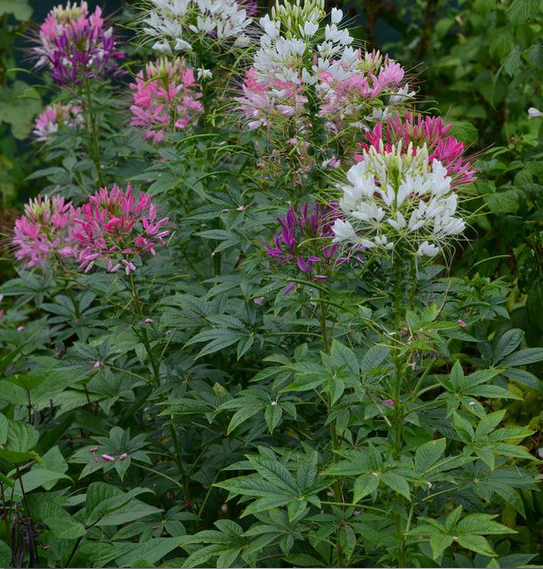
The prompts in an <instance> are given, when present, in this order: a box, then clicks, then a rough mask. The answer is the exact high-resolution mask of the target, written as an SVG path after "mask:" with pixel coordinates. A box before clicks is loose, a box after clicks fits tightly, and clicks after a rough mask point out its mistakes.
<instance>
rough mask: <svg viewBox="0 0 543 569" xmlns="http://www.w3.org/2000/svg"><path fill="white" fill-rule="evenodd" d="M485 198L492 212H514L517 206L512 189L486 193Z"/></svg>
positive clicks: (515, 196)
mask: <svg viewBox="0 0 543 569" xmlns="http://www.w3.org/2000/svg"><path fill="white" fill-rule="evenodd" d="M485 200H486V202H487V203H488V205H489V206H490V209H491V211H492V213H495V214H502V213H516V212H517V211H518V208H519V203H518V200H517V194H516V192H513V191H503V192H496V193H495V194H488V195H487V196H485Z"/></svg>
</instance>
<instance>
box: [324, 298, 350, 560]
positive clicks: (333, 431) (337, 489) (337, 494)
mask: <svg viewBox="0 0 543 569" xmlns="http://www.w3.org/2000/svg"><path fill="white" fill-rule="evenodd" d="M319 298H320V299H321V301H323V300H324V292H323V291H322V290H319ZM327 312H328V311H327V306H326V304H325V303H324V302H321V303H320V317H319V321H320V327H321V339H322V348H323V350H324V351H325V352H326V353H327V354H329V353H330V338H329V337H328V327H327V325H326V322H327V320H326V318H327ZM331 408H332V398H331V397H330V409H331ZM330 437H331V440H332V454H333V455H334V456H333V460H334V463H337V462H338V461H339V456H338V454H337V451H338V450H339V448H340V444H339V438H338V435H337V428H336V421H335V420H333V421H331V422H330ZM333 490H334V500H335V501H336V502H338V503H343V492H342V490H341V484H340V482H339V479H337V478H336V479H335V480H334V485H333ZM336 550H337V562H338V566H339V567H344V566H345V559H344V557H343V552H342V551H341V546H340V545H339V530H338V532H337V545H336Z"/></svg>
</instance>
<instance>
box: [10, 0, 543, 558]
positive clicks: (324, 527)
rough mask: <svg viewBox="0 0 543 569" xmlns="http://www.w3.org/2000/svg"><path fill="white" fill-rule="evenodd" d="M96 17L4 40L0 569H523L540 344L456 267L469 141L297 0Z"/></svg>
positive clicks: (473, 168)
mask: <svg viewBox="0 0 543 569" xmlns="http://www.w3.org/2000/svg"><path fill="white" fill-rule="evenodd" d="M506 1H508V0H506ZM530 3H531V0H530V2H528V0H526V4H530ZM476 4H478V5H479V4H483V2H476ZM486 4H488V5H489V6H490V4H493V3H492V2H486V3H485V5H486ZM510 4H511V6H510V8H511V10H519V9H520V8H518V5H519V0H512V2H510ZM533 4H535V3H533ZM478 9H479V8H478ZM499 9H500V10H502V8H501V7H500V8H499ZM534 9H535V8H534ZM489 10H491V8H489ZM496 10H498V8H496ZM515 13H516V12H515ZM528 17H529V16H527V17H526V19H528ZM530 17H531V16H530ZM117 18H118V21H116V22H115V21H114V20H113V19H112V18H110V17H108V16H106V15H104V14H103V12H102V10H101V8H100V7H97V8H95V10H94V11H92V10H91V9H89V7H88V5H87V3H86V2H84V1H81V2H79V3H71V2H68V3H67V4H66V5H59V6H57V7H55V8H53V9H52V11H51V12H50V13H49V14H48V15H47V17H46V19H45V21H44V22H43V23H41V25H39V28H38V29H37V31H36V32H35V33H34V34H30V35H29V37H28V38H27V41H28V42H30V43H31V45H29V46H28V49H29V52H30V53H31V54H32V55H33V57H34V59H33V65H35V72H36V74H37V75H38V76H39V78H40V80H42V82H43V85H42V88H43V91H44V93H47V96H48V97H49V98H50V100H51V102H50V105H49V106H48V107H47V108H46V109H44V110H43V112H42V113H41V114H39V116H38V117H37V118H36V120H35V125H34V130H33V134H32V136H33V143H34V144H35V145H36V147H37V148H38V149H39V153H38V156H39V160H40V162H41V165H42V167H40V168H38V169H36V170H35V171H34V173H33V174H32V175H31V177H30V179H31V180H34V181H35V182H34V183H35V184H36V197H33V198H32V199H30V200H29V201H28V202H27V203H26V205H25V206H24V211H22V212H21V213H20V214H19V216H18V218H17V219H16V220H15V221H14V224H13V227H10V228H9V229H8V230H7V231H6V235H5V243H6V244H7V247H6V249H7V250H8V251H9V259H5V260H4V262H5V263H6V266H9V267H10V268H9V270H10V271H11V273H10V274H11V276H10V277H9V278H7V277H6V278H3V282H2V284H0V295H1V299H0V302H1V311H0V372H1V374H0V496H1V499H2V506H1V510H0V511H1V515H0V564H1V565H2V566H4V567H89V568H91V567H164V568H167V567H212V566H214V567H218V568H227V567H254V568H256V567H263V568H265V567H398V568H401V567H473V568H475V567H490V568H500V567H530V566H532V567H536V566H540V565H541V564H542V563H543V549H542V545H541V544H542V543H543V526H542V524H541V519H542V515H543V499H542V497H541V495H542V493H541V489H542V488H541V459H542V458H543V450H542V448H540V447H541V446H542V443H541V441H542V440H543V439H541V425H542V419H541V415H537V414H536V413H533V412H531V411H528V409H529V407H528V404H532V405H535V406H536V407H537V406H538V405H539V411H540V404H541V401H542V397H543V384H542V382H541V379H540V373H541V369H542V362H543V347H541V342H537V341H534V340H533V338H534V334H533V333H530V334H526V328H525V326H524V325H523V322H522V321H520V320H519V319H518V317H517V313H516V312H515V310H516V309H518V308H519V307H523V306H524V304H523V303H525V301H526V298H523V297H522V296H519V294H518V290H517V289H516V288H515V287H516V286H517V284H515V282H512V280H511V279H510V278H507V279H505V278H502V277H501V276H500V275H499V274H491V275H489V274H487V273H486V272H485V271H484V265H485V263H486V262H490V263H491V262H492V261H493V258H491V257H489V258H488V259H483V260H482V261H481V260H478V261H477V262H471V261H470V259H472V257H470V255H472V247H475V248H476V247H477V244H476V243H475V245H473V243H474V242H476V241H477V239H479V237H478V236H477V234H476V231H475V227H476V225H477V223H478V217H477V216H478V215H482V214H481V212H480V211H479V209H478V207H477V205H474V203H475V204H477V199H478V197H477V191H478V183H479V181H480V180H482V179H484V177H485V175H486V173H485V166H487V165H488V161H485V160H483V159H481V157H480V156H477V155H476V154H475V149H473V148H470V147H468V144H467V142H466V139H465V138H464V137H463V130H466V127H465V125H464V127H463V129H462V128H457V126H456V125H455V124H454V122H449V121H448V119H447V118H446V117H442V116H439V114H438V113H437V112H436V111H435V109H434V110H433V111H432V112H428V111H426V110H425V109H424V105H423V103H422V102H421V100H420V99H419V98H418V97H417V82H416V81H415V80H414V79H415V77H414V75H413V74H412V73H411V72H409V71H408V69H409V68H408V67H405V68H404V67H403V66H402V65H401V64H400V63H399V62H397V61H395V60H394V59H392V58H391V57H390V56H388V55H386V54H385V53H381V52H380V51H378V50H374V49H370V47H368V46H367V45H365V43H364V42H362V41H360V39H359V30H358V31H357V30H356V29H354V28H353V29H351V28H349V26H348V24H349V23H350V22H351V20H350V19H349V18H348V17H347V14H346V13H344V12H343V10H341V9H339V8H332V9H331V10H330V12H328V11H327V9H326V7H325V4H324V2H321V0H296V2H290V1H289V0H277V3H276V4H275V6H273V7H272V8H271V10H270V11H269V13H268V14H266V13H265V12H264V10H263V8H261V7H259V6H257V5H256V4H254V2H253V1H252V0H250V1H249V0H146V1H144V2H141V3H140V2H137V3H133V5H131V6H129V7H127V9H126V10H124V11H122V12H120V13H119V14H118V15H117ZM541 18H542V19H541V20H537V18H536V17H535V16H534V22H533V24H531V25H533V26H537V25H540V22H541V21H543V15H541ZM534 29H535V28H534ZM129 34H132V37H133V38H134V41H130V40H129V39H127V37H126V36H128V35H129ZM427 39H428V38H427ZM531 114H532V115H533V114H534V111H532V112H531ZM526 119H527V117H526ZM527 124H528V123H527ZM530 124H533V123H530ZM468 130H469V129H468ZM490 152H494V150H492V151H490ZM492 167H493V168H495V167H496V164H495V163H493V165H492ZM519 167H520V166H519ZM482 209H484V206H483V207H482ZM525 246H526V244H523V247H525ZM477 255H479V253H477ZM8 261H9V263H8ZM2 275H3V273H2Z"/></svg>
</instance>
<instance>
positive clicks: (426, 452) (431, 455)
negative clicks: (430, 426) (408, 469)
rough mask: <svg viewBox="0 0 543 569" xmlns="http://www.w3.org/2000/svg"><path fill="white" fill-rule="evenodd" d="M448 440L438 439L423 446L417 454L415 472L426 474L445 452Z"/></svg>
mask: <svg viewBox="0 0 543 569" xmlns="http://www.w3.org/2000/svg"><path fill="white" fill-rule="evenodd" d="M446 446H447V441H446V439H438V440H435V441H430V442H427V443H424V444H423V445H421V446H420V447H419V448H418V449H417V452H416V453H415V470H416V471H417V472H418V473H419V474H423V473H424V472H426V471H427V470H428V469H429V468H430V467H431V466H433V465H434V464H435V463H436V462H437V461H438V460H439V459H440V458H441V456H442V455H443V453H444V452H445V447H446Z"/></svg>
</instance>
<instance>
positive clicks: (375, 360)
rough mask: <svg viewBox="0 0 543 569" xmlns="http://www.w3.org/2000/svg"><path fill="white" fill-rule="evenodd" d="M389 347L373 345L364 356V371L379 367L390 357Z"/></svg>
mask: <svg viewBox="0 0 543 569" xmlns="http://www.w3.org/2000/svg"><path fill="white" fill-rule="evenodd" d="M388 355H389V349H388V347H387V346H379V345H376V346H372V347H371V348H370V349H369V350H368V351H367V352H366V353H365V354H364V357H363V358H362V363H361V365H360V367H361V369H362V371H363V372H369V371H371V370H372V369H375V368H377V367H379V366H380V365H381V364H382V363H383V362H384V361H385V360H386V359H387V357H388Z"/></svg>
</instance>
